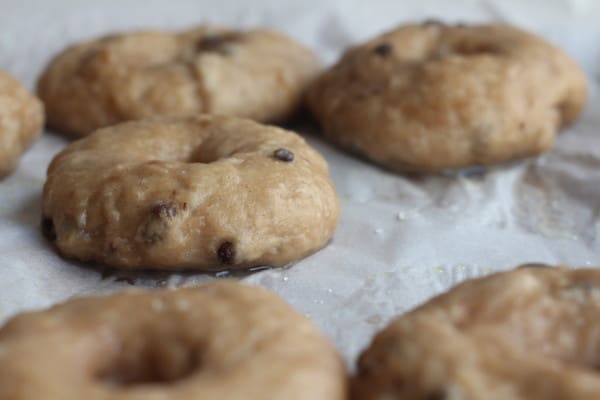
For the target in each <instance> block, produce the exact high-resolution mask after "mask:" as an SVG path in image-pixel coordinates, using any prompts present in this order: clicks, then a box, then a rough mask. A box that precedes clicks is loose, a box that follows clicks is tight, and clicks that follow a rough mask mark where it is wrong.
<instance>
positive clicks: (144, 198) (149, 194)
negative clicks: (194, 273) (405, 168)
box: [42, 115, 339, 271]
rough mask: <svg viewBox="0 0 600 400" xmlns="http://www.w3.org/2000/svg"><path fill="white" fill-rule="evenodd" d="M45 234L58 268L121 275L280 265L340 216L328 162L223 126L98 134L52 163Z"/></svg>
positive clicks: (140, 127) (176, 124) (239, 125)
mask: <svg viewBox="0 0 600 400" xmlns="http://www.w3.org/2000/svg"><path fill="white" fill-rule="evenodd" d="M43 213H44V216H43V219H42V230H43V232H44V233H45V235H46V237H48V238H49V239H51V240H53V241H54V242H55V244H56V247H57V248H58V250H59V252H60V253H62V254H63V255H64V256H66V257H70V258H77V259H80V260H85V261H91V260H94V261H101V262H104V263H106V264H108V265H112V266H114V267H120V268H144V269H148V268H150V269H152V268H153V269H192V268H193V269H201V270H207V271H209V270H210V271H218V270H232V269H246V268H250V267H255V266H261V265H268V266H284V265H286V264H288V263H291V262H293V261H296V260H298V259H300V258H302V257H304V256H307V255H308V254H311V253H313V252H315V251H316V250H318V249H320V248H321V247H323V246H325V245H326V244H327V243H328V241H329V240H330V239H331V237H332V235H333V232H334V230H335V227H336V225H337V222H338V217H339V206H338V198H337V195H336V192H335V188H334V186H333V183H332V182H331V180H330V179H329V175H328V167H327V163H326V161H325V160H324V159H323V158H322V157H321V156H320V155H319V154H318V153H317V152H316V151H315V150H313V149H312V148H311V147H310V146H308V145H307V144H306V142H305V141H304V139H302V138H301V137H300V136H298V135H296V134H294V133H292V132H288V131H285V130H283V129H279V128H276V127H271V126H266V125H261V124H258V123H256V122H253V121H250V120H244V119H238V118H232V117H222V116H209V115H204V116H197V117H186V118H166V119H150V120H144V121H138V122H129V123H123V124H120V125H116V126H114V127H109V128H105V129H101V130H99V131H97V132H96V133H94V134H92V135H91V136H89V137H86V138H84V139H82V140H79V141H77V142H75V143H73V144H71V145H70V146H68V147H67V148H66V149H65V150H64V151H62V152H61V153H60V154H59V155H57V156H56V157H55V159H54V160H53V161H52V163H51V165H50V167H49V168H48V179H47V182H46V184H45V186H44V198H43Z"/></svg>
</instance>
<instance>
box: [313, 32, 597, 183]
mask: <svg viewBox="0 0 600 400" xmlns="http://www.w3.org/2000/svg"><path fill="white" fill-rule="evenodd" d="M586 93H587V84H586V80H585V76H584V74H583V72H582V71H581V70H580V69H579V67H578V66H577V65H576V64H575V63H574V62H573V61H572V60H571V59H570V58H569V57H568V56H567V55H566V54H565V53H563V52H562V51H561V50H560V49H558V48H556V47H554V46H552V45H551V44H549V43H547V42H546V41H544V40H543V39H542V38H540V37H538V36H536V35H534V34H531V33H528V32H525V31H523V30H520V29H517V28H514V27H511V26H508V25H502V24H493V25H478V26H463V25H460V26H449V25H445V24H441V23H431V22H427V23H423V24H420V25H408V26H403V27H400V28H398V29H396V30H393V31H391V32H388V33H386V34H384V35H381V36H379V37H377V38H374V39H372V40H369V41H368V42H366V43H365V44H363V45H360V46H358V47H355V48H352V49H350V50H349V51H347V52H346V54H344V56H343V57H342V59H341V60H340V61H339V62H338V63H337V64H336V65H335V66H334V67H333V68H332V69H331V70H329V71H328V72H326V73H324V74H323V75H322V76H321V77H320V78H318V79H317V80H316V81H315V82H314V84H313V85H312V87H311V89H310V90H309V96H308V104H309V106H310V108H311V110H312V111H313V113H314V115H315V116H316V117H317V119H318V120H319V121H320V123H321V125H322V128H323V130H324V133H325V136H326V137H327V138H329V139H330V140H332V141H333V142H335V143H337V144H339V145H340V146H341V147H343V148H345V149H348V150H350V151H352V152H355V153H358V154H361V155H363V156H364V157H366V158H368V159H370V160H372V161H374V162H376V163H378V164H381V165H383V166H385V167H388V168H390V169H394V170H399V171H407V170H408V171H439V170H444V169H448V168H461V167H467V166H473V165H486V164H494V163H501V162H505V161H508V160H513V159H518V158H523V157H528V156H532V155H537V154H539V153H541V152H543V151H546V150H548V149H549V148H550V147H552V145H553V144H554V138H555V134H556V132H557V130H558V129H560V128H561V127H563V126H564V125H566V124H569V123H570V122H572V121H573V120H575V119H576V118H577V116H578V115H579V114H580V113H581V111H582V109H583V107H584V104H585V102H586V97H587V95H586Z"/></svg>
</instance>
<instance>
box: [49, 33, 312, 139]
mask: <svg viewBox="0 0 600 400" xmlns="http://www.w3.org/2000/svg"><path fill="white" fill-rule="evenodd" d="M319 71H320V62H319V60H318V58H317V56H316V55H315V54H314V53H313V52H312V51H310V50H309V49H307V48H306V47H304V46H303V45H301V44H300V43H298V42H296V41H295V40H293V39H291V38H289V37H287V36H285V35H283V34H280V33H275V32H270V31H267V30H262V29H256V30H250V31H246V32H242V31H233V30H227V29H222V28H216V27H198V28H195V29H191V30H187V31H183V32H179V33H166V32H159V31H145V32H134V33H127V34H118V35H110V36H106V37H103V38H99V39H95V40H91V41H87V42H83V43H79V44H76V45H73V46H71V47H69V48H67V49H66V50H64V51H63V52H62V53H60V54H59V55H57V56H56V57H55V58H54V59H53V60H52V61H51V62H50V64H49V65H48V67H47V68H46V70H45V72H44V73H43V75H42V77H41V78H40V80H39V83H38V93H39V95H40V97H41V98H42V99H43V100H44V102H45V103H46V107H47V114H48V124H49V125H50V126H51V127H52V128H55V129H57V130H59V131H62V132H64V133H66V134H69V135H71V136H73V137H81V136H85V135H88V134H89V133H91V132H92V131H94V130H96V129H98V128H102V127H106V126H110V125H114V124H116V123H119V122H124V121H128V120H136V119H142V118H148V117H155V116H176V115H184V114H191V113H199V112H204V113H211V114H223V115H232V116H238V117H246V118H251V119H254V120H258V121H263V122H273V121H280V120H283V119H285V118H287V117H289V116H290V114H292V113H294V112H295V111H296V110H297V108H298V106H299V104H300V103H301V100H302V95H303V94H304V91H305V89H306V87H307V86H308V84H309V82H310V81H311V80H312V79H313V78H314V77H315V76H316V74H317V73H318V72H319Z"/></svg>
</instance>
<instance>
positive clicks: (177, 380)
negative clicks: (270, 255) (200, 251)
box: [0, 281, 346, 400]
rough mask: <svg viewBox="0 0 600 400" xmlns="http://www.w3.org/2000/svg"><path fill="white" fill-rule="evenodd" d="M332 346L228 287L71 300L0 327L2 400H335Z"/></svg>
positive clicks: (244, 289) (251, 294) (284, 312)
mask: <svg viewBox="0 0 600 400" xmlns="http://www.w3.org/2000/svg"><path fill="white" fill-rule="evenodd" d="M345 391H346V377H345V371H344V367H343V365H342V363H341V360H340V358H339V356H338V355H337V354H336V352H335V350H334V348H333V346H332V345H331V344H330V343H329V342H328V341H327V340H326V339H325V338H324V337H323V336H321V334H320V333H319V332H318V331H317V329H316V328H315V327H314V325H313V324H312V323H311V322H310V321H309V320H308V319H307V318H305V317H304V316H302V315H300V314H299V313H297V312H296V311H294V310H293V309H292V308H291V307H290V306H289V305H287V304H286V303H285V302H283V301H282V300H281V298H279V297H278V296H276V295H275V294H274V293H271V292H269V291H267V290H265V289H260V288H257V287H251V286H246V285H241V284H238V283H234V282H227V281H224V282H223V281H222V282H213V283H210V284H207V285H204V286H200V287H195V288H184V289H176V290H161V291H153V292H142V291H130V292H123V293H120V294H116V295H112V296H104V297H89V298H80V299H75V300H71V301H69V302H67V303H64V304H61V305H58V306H55V307H53V308H51V309H49V310H46V311H41V312H33V313H26V314H21V315H19V316H17V317H14V318H13V319H11V320H10V321H8V322H7V323H6V325H5V326H4V327H2V329H0V399H2V400H33V399H45V400H81V399H86V400H133V399H135V400H142V399H145V400H148V399H150V400H196V399H223V400H242V399H244V400H280V399H291V400H304V399H306V400H343V399H345V398H346V395H345Z"/></svg>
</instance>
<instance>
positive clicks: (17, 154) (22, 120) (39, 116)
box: [0, 71, 44, 178]
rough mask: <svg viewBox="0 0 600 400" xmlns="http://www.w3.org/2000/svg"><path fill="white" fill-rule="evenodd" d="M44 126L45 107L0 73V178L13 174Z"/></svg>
mask: <svg viewBox="0 0 600 400" xmlns="http://www.w3.org/2000/svg"><path fill="white" fill-rule="evenodd" d="M43 125H44V107H43V106H42V103H41V102H40V101H39V100H38V99H37V98H36V97H35V96H33V95H32V94H30V93H29V92H27V91H26V90H25V89H24V88H23V87H22V86H21V84H20V83H19V82H17V81H16V80H15V79H14V78H12V77H11V76H9V75H7V74H5V73H4V72H2V71H0V178H3V177H4V176H6V175H8V174H10V173H11V172H12V171H13V170H14V169H15V167H16V165H17V163H18V162H19V158H21V155H22V154H23V152H24V151H25V150H27V149H28V148H29V146H31V144H32V143H33V142H34V141H35V139H37V138H38V136H39V134H40V129H41V127H42V126H43Z"/></svg>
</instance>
